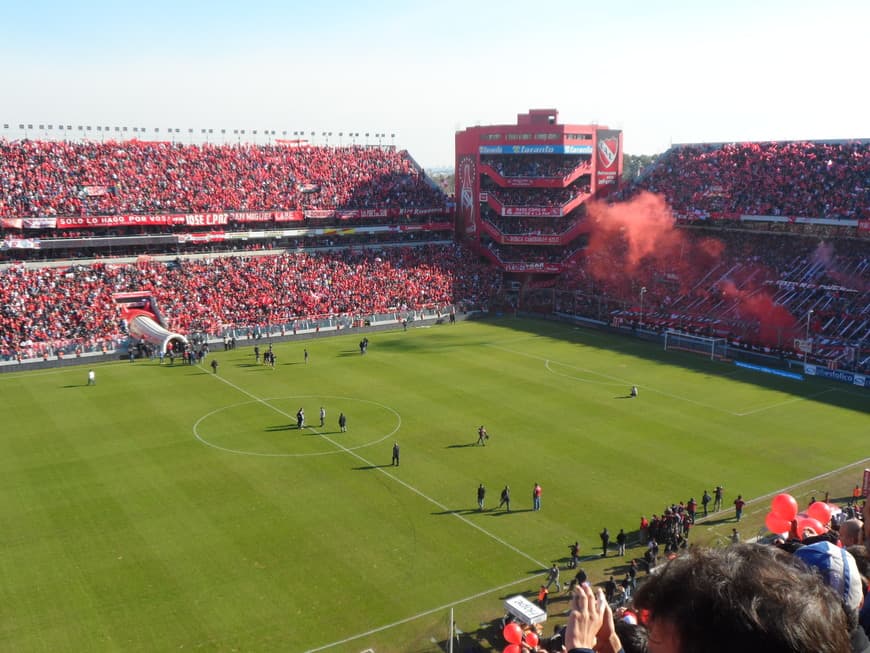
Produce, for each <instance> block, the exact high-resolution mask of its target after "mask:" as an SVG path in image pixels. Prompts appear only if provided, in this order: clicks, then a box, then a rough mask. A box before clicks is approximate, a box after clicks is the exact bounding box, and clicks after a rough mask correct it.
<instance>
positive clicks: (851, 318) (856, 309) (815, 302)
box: [556, 229, 870, 370]
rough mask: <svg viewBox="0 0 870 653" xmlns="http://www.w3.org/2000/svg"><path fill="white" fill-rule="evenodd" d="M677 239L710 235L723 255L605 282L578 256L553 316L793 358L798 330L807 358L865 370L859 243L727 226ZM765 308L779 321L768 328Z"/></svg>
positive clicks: (863, 268)
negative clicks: (807, 345)
mask: <svg viewBox="0 0 870 653" xmlns="http://www.w3.org/2000/svg"><path fill="white" fill-rule="evenodd" d="M686 235H687V238H688V240H687V241H686V243H687V245H686V249H687V250H688V249H691V244H692V242H695V241H696V240H698V239H701V238H708V237H710V236H713V237H715V238H716V239H717V240H719V241H720V242H722V243H723V244H724V252H723V254H722V255H721V256H720V257H719V259H718V261H717V262H716V263H715V264H714V265H713V266H711V267H707V268H704V269H697V270H693V269H692V268H691V267H689V268H686V267H682V268H679V269H678V268H677V265H676V264H675V263H674V262H672V261H671V262H662V261H654V262H646V263H645V264H644V263H642V264H641V266H640V267H639V268H638V269H637V270H636V274H635V275H633V276H632V277H631V278H629V276H628V275H616V276H615V277H614V278H612V279H611V278H602V277H595V276H593V275H592V274H591V273H590V269H591V268H593V267H594V265H592V263H594V262H593V261H591V260H590V259H589V257H590V256H595V254H594V253H587V256H586V257H585V258H584V260H583V261H582V262H581V264H580V265H579V266H577V267H576V268H573V269H572V270H571V271H570V272H569V273H566V274H565V275H563V276H562V277H561V278H560V280H559V283H558V287H559V289H561V290H569V291H571V293H569V294H568V295H567V296H561V298H560V300H559V302H558V306H557V307H556V308H557V310H561V311H567V312H573V313H577V314H582V315H586V316H588V317H595V318H597V319H606V320H616V321H618V322H619V323H620V324H639V323H640V322H641V321H642V322H643V324H644V326H647V327H650V328H656V329H667V328H674V329H679V330H681V331H687V332H691V333H697V334H700V335H706V336H718V337H725V338H729V340H730V342H731V344H732V345H735V346H739V347H746V346H748V347H757V348H759V350H761V351H766V352H768V353H778V352H781V351H782V352H792V353H794V347H795V344H794V340H795V339H796V338H799V339H803V338H805V337H806V335H807V333H808V334H809V336H810V338H811V339H812V340H813V352H812V354H811V355H810V358H811V360H816V361H819V362H828V361H832V362H836V364H837V365H838V366H840V367H842V368H847V369H849V368H851V369H857V370H868V369H870V352H867V351H866V347H867V342H870V253H868V250H867V247H866V244H865V243H863V242H862V241H860V240H855V239H839V240H827V241H823V240H819V239H817V238H805V237H799V236H785V235H772V234H765V233H759V232H754V231H737V230H733V229H732V230H707V229H705V230H691V231H686ZM690 236H691V237H690ZM669 264H671V265H673V266H674V267H673V268H671V267H669ZM616 267H619V265H617V266H616ZM677 269H678V273H677V272H675V271H674V270H677ZM641 287H643V288H645V291H644V293H643V305H641V300H640V289H641ZM774 306H776V307H781V308H782V309H783V310H784V311H785V312H786V314H785V316H786V317H787V318H788V319H787V320H782V321H781V322H780V324H778V325H777V324H775V323H774V320H775V316H774V315H773V314H772V312H771V311H772V307H774ZM641 311H643V313H642V314H641ZM764 329H767V332H766V333H764ZM862 351H863V355H862Z"/></svg>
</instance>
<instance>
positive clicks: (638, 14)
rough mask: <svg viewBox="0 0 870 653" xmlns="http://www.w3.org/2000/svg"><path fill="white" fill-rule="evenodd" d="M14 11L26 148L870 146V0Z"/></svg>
mask: <svg viewBox="0 0 870 653" xmlns="http://www.w3.org/2000/svg"><path fill="white" fill-rule="evenodd" d="M0 16H2V19H0V88H2V89H3V90H2V91H0V93H2V102H0V127H2V124H3V123H9V124H10V125H11V126H12V127H13V128H12V129H10V130H9V131H7V132H5V135H6V136H7V137H9V138H12V137H20V136H21V134H20V133H18V131H17V125H18V124H19V123H33V124H38V123H45V124H48V123H54V124H57V123H59V122H63V123H66V124H73V125H78V124H84V125H88V124H91V125H97V124H102V125H109V126H115V125H121V126H123V125H126V126H130V127H132V126H141V127H145V128H147V130H148V133H150V132H151V131H152V129H153V128H154V127H160V128H161V131H162V132H165V129H166V128H167V127H170V126H171V127H179V128H181V129H182V131H183V132H187V129H188V128H191V127H192V128H194V129H195V130H196V131H197V132H199V130H200V129H201V128H214V129H219V128H225V129H228V130H230V131H232V130H233V129H246V131H247V133H248V134H250V132H251V130H253V129H257V130H258V131H259V132H260V134H262V131H263V130H264V129H275V130H277V131H279V132H280V131H282V130H287V131H291V132H292V131H298V130H304V131H306V132H307V133H310V132H311V131H315V132H316V133H317V137H316V141H317V142H321V141H322V140H323V139H322V136H321V134H322V133H323V132H324V131H332V132H333V138H332V139H330V144H333V143H337V141H338V136H337V134H338V132H340V131H341V132H344V133H345V134H346V133H348V132H360V133H365V132H369V133H376V132H384V133H387V134H391V133H395V134H396V139H395V143H396V145H398V146H399V147H402V148H407V149H408V150H409V151H410V152H411V154H412V155H414V156H415V158H416V159H417V160H418V161H419V162H420V163H422V164H423V165H424V166H426V167H437V166H444V165H452V163H453V135H454V132H455V131H456V130H457V129H462V128H464V127H466V126H470V125H475V124H503V123H510V122H513V121H514V120H515V118H516V114H517V113H522V112H525V111H526V110H528V109H529V108H556V109H558V110H559V114H560V120H561V121H562V122H565V123H580V124H586V123H590V122H597V123H599V124H607V125H609V126H611V127H616V128H621V129H623V130H624V139H625V150H626V152H628V153H630V154H649V153H655V152H661V151H663V150H664V149H666V148H667V147H668V145H669V144H670V143H671V142H674V143H677V142H702V141H732V140H771V139H823V138H870V110H868V105H870V84H868V81H867V80H868V66H870V45H868V43H870V39H868V38H867V26H868V25H870V3H868V2H866V1H858V0H833V1H832V2H827V3H824V2H821V1H818V2H806V1H804V0H796V1H795V0H792V1H789V2H786V1H779V0H772V1H769V2H765V1H764V0H756V1H755V2H748V1H744V0H732V1H729V2H718V1H716V2H711V1H708V2H698V1H697V0H695V1H694V2H681V1H680V2H677V1H675V2H654V1H649V0H648V1H646V2H618V1H612V2H603V1H601V0H599V1H597V2H584V1H579V0H575V1H574V2H564V1H562V0H551V1H550V2H545V3H543V2H542V3H535V2H529V1H526V2H516V1H514V0H502V1H500V2H491V1H489V0H482V1H475V2H472V1H470V0H465V1H464V2H458V1H454V0H442V1H441V2H437V3H434V2H431V3H430V2H417V3H410V2H402V3H400V2H379V3H376V4H374V3H373V6H365V3H359V2H328V1H326V2H319V3H314V2H305V3H297V2H292V1H291V2H258V1H257V0H253V1H252V2H249V3H238V2H234V3H227V2H210V3H203V2H165V1H163V0H158V1H157V2H152V3H149V4H144V3H143V4H127V3H123V2H122V3H109V2H80V3H54V2H40V1H38V0H37V1H35V2H28V3H25V2H15V3H13V2H11V1H9V0H7V2H5V3H2V4H0ZM0 133H2V132H0ZM31 135H33V134H31ZM260 139H261V141H262V136H260ZM346 140H347V139H346V137H345V138H344V141H345V142H346ZM387 140H390V139H389V138H388V139H387Z"/></svg>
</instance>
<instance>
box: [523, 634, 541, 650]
mask: <svg viewBox="0 0 870 653" xmlns="http://www.w3.org/2000/svg"><path fill="white" fill-rule="evenodd" d="M526 644H528V645H529V646H531V647H532V648H535V647H536V646H537V645H538V633H536V632H535V631H533V630H530V631H529V632H527V633H526Z"/></svg>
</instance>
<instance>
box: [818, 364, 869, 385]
mask: <svg viewBox="0 0 870 653" xmlns="http://www.w3.org/2000/svg"><path fill="white" fill-rule="evenodd" d="M804 373H805V374H807V375H809V376H818V377H821V378H823V379H831V380H832V381H839V382H840V383H851V384H852V385H856V386H858V387H859V388H870V377H868V376H865V375H864V374H855V373H853V372H846V371H845V370H829V369H828V368H826V367H822V366H821V365H810V364H807V365H804Z"/></svg>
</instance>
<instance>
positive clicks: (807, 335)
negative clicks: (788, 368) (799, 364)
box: [804, 309, 814, 365]
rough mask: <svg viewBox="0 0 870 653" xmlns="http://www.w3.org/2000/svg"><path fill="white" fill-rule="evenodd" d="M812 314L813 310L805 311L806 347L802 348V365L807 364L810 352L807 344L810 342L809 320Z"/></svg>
mask: <svg viewBox="0 0 870 653" xmlns="http://www.w3.org/2000/svg"><path fill="white" fill-rule="evenodd" d="M813 312H814V311H813V309H810V310H808V311H807V334H806V341H807V344H806V346H804V365H806V364H807V355H808V354H809V350H810V344H809V342H810V320H811V319H812V317H813Z"/></svg>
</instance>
